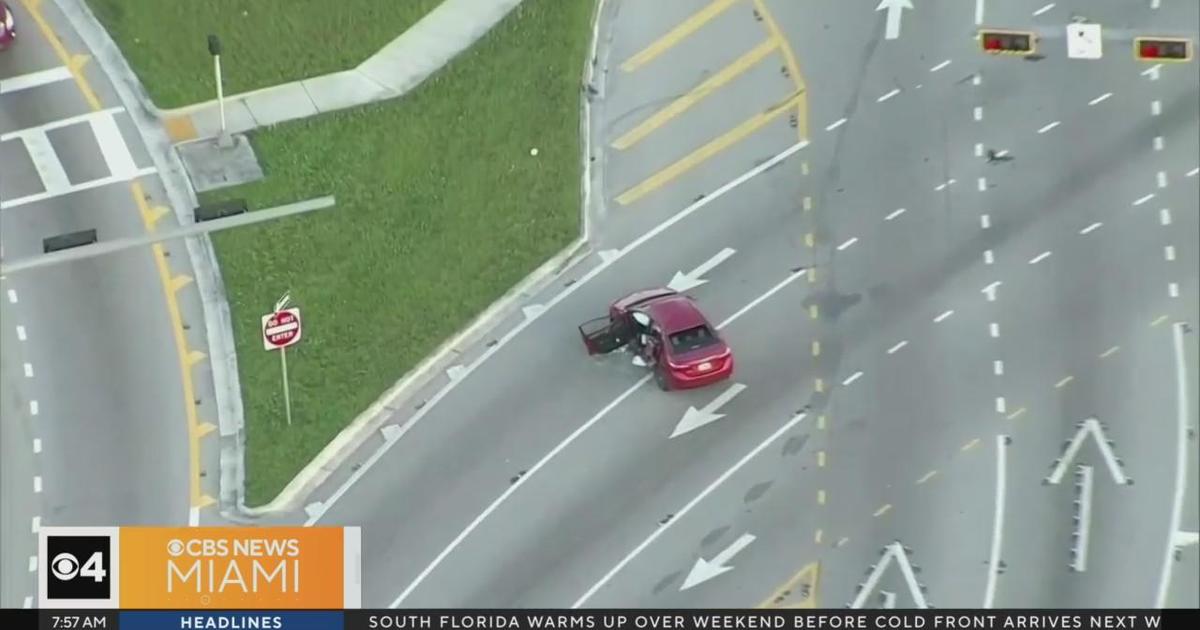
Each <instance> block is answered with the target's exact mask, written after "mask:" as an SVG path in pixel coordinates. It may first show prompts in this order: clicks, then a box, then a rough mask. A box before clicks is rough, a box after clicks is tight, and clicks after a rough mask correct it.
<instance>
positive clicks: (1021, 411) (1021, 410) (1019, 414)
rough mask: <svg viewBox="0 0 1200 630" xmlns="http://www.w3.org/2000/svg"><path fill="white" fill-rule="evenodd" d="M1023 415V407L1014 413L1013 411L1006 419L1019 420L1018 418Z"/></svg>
mask: <svg viewBox="0 0 1200 630" xmlns="http://www.w3.org/2000/svg"><path fill="white" fill-rule="evenodd" d="M1023 415H1025V408H1024V407H1021V408H1020V409H1018V410H1016V411H1014V412H1012V413H1010V414H1008V419H1009V420H1016V419H1017V418H1020V417H1021V416H1023Z"/></svg>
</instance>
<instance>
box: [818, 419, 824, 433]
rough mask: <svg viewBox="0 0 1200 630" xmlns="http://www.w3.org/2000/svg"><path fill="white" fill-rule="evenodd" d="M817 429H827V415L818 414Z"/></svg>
mask: <svg viewBox="0 0 1200 630" xmlns="http://www.w3.org/2000/svg"><path fill="white" fill-rule="evenodd" d="M817 430H818V431H824V430H825V416H817Z"/></svg>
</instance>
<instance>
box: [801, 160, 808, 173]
mask: <svg viewBox="0 0 1200 630" xmlns="http://www.w3.org/2000/svg"><path fill="white" fill-rule="evenodd" d="M800 174H801V175H808V160H804V161H802V162H800Z"/></svg>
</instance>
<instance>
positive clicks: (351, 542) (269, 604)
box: [9, 527, 362, 628]
mask: <svg viewBox="0 0 1200 630" xmlns="http://www.w3.org/2000/svg"><path fill="white" fill-rule="evenodd" d="M361 550H362V536H361V532H360V530H359V528H358V527H42V528H40V531H39V533H38V608H42V609H90V610H97V609H119V608H124V609H170V610H180V609H187V610H231V609H233V610H244V609H254V610H263V609H268V610H269V609H282V610H303V609H321V610H339V611H340V610H342V609H353V608H360V607H362V551H361ZM337 614H340V613H337ZM9 627H11V626H9ZM128 627H141V626H128ZM146 627H149V626H146ZM176 627H178V626H176ZM214 627H215V626H214ZM247 627H248V628H255V627H256V626H247ZM267 627H268V626H263V628H267ZM300 627H304V626H300Z"/></svg>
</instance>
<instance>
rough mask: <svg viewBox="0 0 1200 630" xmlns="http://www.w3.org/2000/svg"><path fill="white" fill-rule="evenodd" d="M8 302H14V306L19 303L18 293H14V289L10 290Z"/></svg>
mask: <svg viewBox="0 0 1200 630" xmlns="http://www.w3.org/2000/svg"><path fill="white" fill-rule="evenodd" d="M8 301H9V302H12V303H13V304H16V303H17V292H16V291H14V290H12V289H9V290H8Z"/></svg>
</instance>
